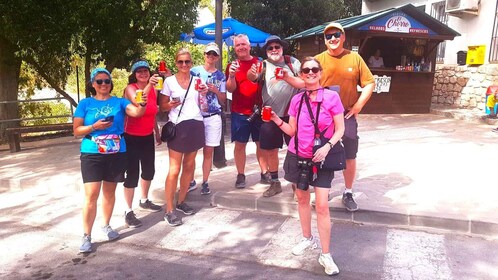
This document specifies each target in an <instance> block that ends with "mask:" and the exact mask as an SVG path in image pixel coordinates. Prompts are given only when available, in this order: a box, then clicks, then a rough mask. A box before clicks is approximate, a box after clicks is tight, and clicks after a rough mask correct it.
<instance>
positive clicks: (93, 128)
mask: <svg viewBox="0 0 498 280" xmlns="http://www.w3.org/2000/svg"><path fill="white" fill-rule="evenodd" d="M90 127H91V128H92V131H91V132H94V131H95V127H93V124H92V125H91V126H90Z"/></svg>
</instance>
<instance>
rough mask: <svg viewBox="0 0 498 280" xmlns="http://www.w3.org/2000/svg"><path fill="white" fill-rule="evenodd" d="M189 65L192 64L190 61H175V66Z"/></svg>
mask: <svg viewBox="0 0 498 280" xmlns="http://www.w3.org/2000/svg"><path fill="white" fill-rule="evenodd" d="M190 63H192V60H177V61H176V64H186V65H189V64H190Z"/></svg>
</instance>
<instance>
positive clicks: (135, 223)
mask: <svg viewBox="0 0 498 280" xmlns="http://www.w3.org/2000/svg"><path fill="white" fill-rule="evenodd" d="M125 223H126V225H127V226H129V227H132V228H137V227H140V226H142V222H141V221H140V220H139V219H137V216H135V213H133V211H130V212H128V214H126V212H125Z"/></svg>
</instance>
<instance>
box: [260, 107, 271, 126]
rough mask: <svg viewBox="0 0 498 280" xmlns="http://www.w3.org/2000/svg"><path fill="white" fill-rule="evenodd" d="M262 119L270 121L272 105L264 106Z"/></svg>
mask: <svg viewBox="0 0 498 280" xmlns="http://www.w3.org/2000/svg"><path fill="white" fill-rule="evenodd" d="M261 119H262V120H263V121H264V122H269V121H270V120H271V106H264V107H263V111H262V113H261Z"/></svg>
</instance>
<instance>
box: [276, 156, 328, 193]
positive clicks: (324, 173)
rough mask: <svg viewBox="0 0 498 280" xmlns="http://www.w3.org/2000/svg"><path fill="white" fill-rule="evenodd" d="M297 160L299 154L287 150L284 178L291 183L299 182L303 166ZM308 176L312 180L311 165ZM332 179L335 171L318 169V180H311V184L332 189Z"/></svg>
mask: <svg viewBox="0 0 498 280" xmlns="http://www.w3.org/2000/svg"><path fill="white" fill-rule="evenodd" d="M297 161H298V160H297V156H296V155H295V154H293V153H291V152H287V155H285V160H284V171H285V175H284V179H285V180H287V181H289V182H291V183H297V181H298V178H299V173H300V172H301V168H300V167H299V165H298V163H297ZM308 176H309V178H310V180H311V179H312V178H313V171H312V169H311V167H310V168H309V173H308ZM332 179H334V171H328V170H320V169H318V177H317V178H316V180H314V181H312V182H310V183H309V184H310V186H313V187H319V188H327V189H330V187H331V185H332Z"/></svg>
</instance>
